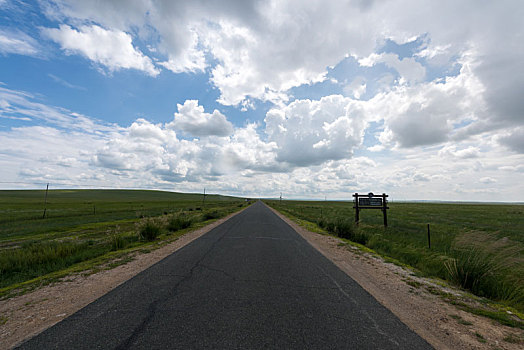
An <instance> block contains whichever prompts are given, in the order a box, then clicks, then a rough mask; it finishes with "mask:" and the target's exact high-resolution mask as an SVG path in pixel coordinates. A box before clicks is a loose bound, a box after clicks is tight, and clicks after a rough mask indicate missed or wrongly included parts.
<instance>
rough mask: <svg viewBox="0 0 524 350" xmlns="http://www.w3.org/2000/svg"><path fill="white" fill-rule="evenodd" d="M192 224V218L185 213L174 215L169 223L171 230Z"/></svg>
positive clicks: (168, 226)
mask: <svg viewBox="0 0 524 350" xmlns="http://www.w3.org/2000/svg"><path fill="white" fill-rule="evenodd" d="M189 226H191V219H189V218H187V217H186V216H183V215H180V214H179V215H173V216H172V217H171V219H170V220H169V222H168V224H167V229H168V230H169V231H172V232H175V231H179V230H183V229H185V228H188V227H189Z"/></svg>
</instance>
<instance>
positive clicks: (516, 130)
mask: <svg viewBox="0 0 524 350" xmlns="http://www.w3.org/2000/svg"><path fill="white" fill-rule="evenodd" d="M522 18H524V2H522V1H518V0H513V1H505V0H500V1H488V0H462V1H456V0H441V1H433V0H411V1H409V0H383V1H379V0H375V1H374V0H368V1H366V0H349V1H332V0H318V1H317V0H308V1H303V0H272V1H262V0H223V1H212V0H192V1H170V0H104V1H94V0H92V1H89V0H35V1H20V0H18V1H15V0H0V169H1V171H0V189H25V188H27V189H29V188H30V189H35V188H36V189H43V188H45V186H46V184H47V183H49V184H50V188H51V189H53V188H54V189H57V188H136V189H159V190H168V191H178V192H202V191H203V189H204V188H205V189H206V192H207V193H220V194H228V195H236V196H247V197H279V196H280V193H281V192H282V196H283V198H285V199H286V198H288V199H292V198H309V199H328V200H329V199H351V195H352V193H355V192H359V193H368V192H374V193H387V194H388V195H389V196H390V199H391V200H394V201H395V200H400V201H402V200H453V201H504V202H511V201H520V202H522V201H524V181H523V179H524V24H523V23H524V22H523V21H522Z"/></svg>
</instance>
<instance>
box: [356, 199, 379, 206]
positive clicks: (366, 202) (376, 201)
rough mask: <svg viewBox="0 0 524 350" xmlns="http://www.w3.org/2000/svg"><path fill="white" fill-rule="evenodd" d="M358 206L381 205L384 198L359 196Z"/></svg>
mask: <svg viewBox="0 0 524 350" xmlns="http://www.w3.org/2000/svg"><path fill="white" fill-rule="evenodd" d="M358 206H359V207H381V206H382V198H376V197H375V198H373V197H372V198H366V197H364V198H362V197H359V198H358Z"/></svg>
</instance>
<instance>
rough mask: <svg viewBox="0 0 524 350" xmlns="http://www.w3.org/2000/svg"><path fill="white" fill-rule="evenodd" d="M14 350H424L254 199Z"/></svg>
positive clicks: (404, 328) (411, 334) (406, 330)
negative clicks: (242, 209) (245, 206)
mask: <svg viewBox="0 0 524 350" xmlns="http://www.w3.org/2000/svg"><path fill="white" fill-rule="evenodd" d="M20 348H21V349H203V348H207V349H262V348H270V349H430V348H431V346H430V345H429V344H428V343H427V342H426V341H424V340H423V339H422V338H420V337H419V336H418V335H416V334H415V333H414V332H413V331H411V330H410V329H409V328H408V327H407V326H406V325H404V324H403V323H402V322H401V321H400V320H399V319H398V318H397V317H396V316H394V315H393V314H392V313H391V312H390V311H389V310H387V309H386V308H384V307H383V306H382V305H381V304H379V303H378V302H377V301H376V300H375V299H374V298H373V297H372V296H371V295H370V294H368V293H367V292H366V291H364V289H362V288H361V287H360V286H359V285H358V284H357V283H356V282H355V281H353V280H352V279H351V278H350V277H348V276H347V275H346V274H345V273H344V272H342V271H341V270H340V269H339V268H338V267H336V266H335V265H334V264H333V263H332V262H331V261H329V260H328V259H326V258H325V257H324V256H323V255H322V254H320V253H319V252H318V251H317V250H315V249H314V248H313V247H312V246H311V245H310V244H309V243H307V242H306V241H305V240H304V239H303V238H302V237H301V236H300V235H299V234H298V233H296V232H295V231H294V230H293V229H292V228H291V227H290V226H289V225H287V224H286V223H285V222H284V221H282V220H281V219H280V218H279V217H278V216H276V215H275V214H274V213H273V212H272V211H271V210H270V209H269V208H267V207H266V206H265V205H264V204H263V203H262V202H257V203H255V204H254V205H252V206H251V207H249V208H247V209H246V210H244V211H243V212H241V213H239V214H238V215H236V216H234V217H233V218H231V219H230V220H228V221H226V222H224V223H223V224H221V225H220V226H218V227H216V228H215V229H213V230H211V231H210V232H209V233H207V234H205V235H204V236H202V237H201V238H199V239H197V240H195V241H193V242H192V243H190V244H188V245H186V246H185V247H183V248H182V249H180V250H178V251H176V252H175V253H173V254H171V255H170V256H168V257H167V258H165V259H164V260H162V261H160V262H159V263H157V264H156V265H153V266H152V267H151V268H149V269H147V270H145V271H143V272H141V273H140V274H138V275H137V276H135V277H134V278H132V279H130V280H129V281H127V282H126V283H124V284H122V285H120V286H119V287H117V288H115V289H114V290H112V291H111V292H109V293H108V294H106V295H105V296H103V297H101V298H100V299H98V300H96V301H94V302H93V303H91V304H89V305H88V306H86V307H85V308H83V309H81V310H79V311H78V312H76V313H75V314H73V315H72V316H70V317H68V318H66V319H65V320H63V321H62V322H60V323H58V324H56V325H55V326H53V327H51V328H49V329H48V330H46V331H44V332H43V333H41V334H40V335H38V336H36V337H34V338H32V339H30V340H29V341H27V342H25V343H23V344H22V345H21V346H20Z"/></svg>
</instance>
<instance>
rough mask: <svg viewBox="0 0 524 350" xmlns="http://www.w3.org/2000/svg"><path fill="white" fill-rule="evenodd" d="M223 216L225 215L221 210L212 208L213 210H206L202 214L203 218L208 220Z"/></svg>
mask: <svg viewBox="0 0 524 350" xmlns="http://www.w3.org/2000/svg"><path fill="white" fill-rule="evenodd" d="M222 216H223V214H222V213H221V212H220V211H218V210H212V211H206V212H205V213H204V214H203V215H202V219H203V220H204V221H207V220H211V219H218V218H221V217H222Z"/></svg>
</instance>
